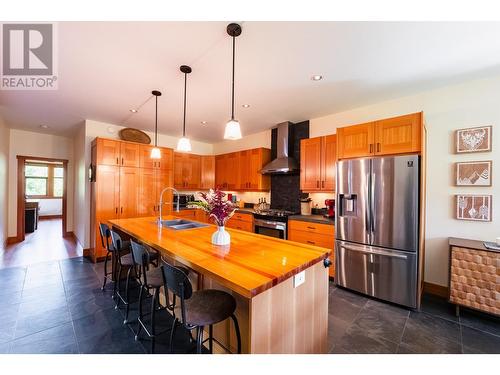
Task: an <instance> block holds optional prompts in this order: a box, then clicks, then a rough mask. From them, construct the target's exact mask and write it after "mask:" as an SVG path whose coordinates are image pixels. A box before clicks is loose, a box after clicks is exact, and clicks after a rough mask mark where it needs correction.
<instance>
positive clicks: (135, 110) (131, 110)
mask: <svg viewBox="0 0 500 375" xmlns="http://www.w3.org/2000/svg"><path fill="white" fill-rule="evenodd" d="M129 111H130V112H132V113H137V112H139V111H138V110H137V109H135V108H132V109H129Z"/></svg>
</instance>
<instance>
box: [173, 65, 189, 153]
mask: <svg viewBox="0 0 500 375" xmlns="http://www.w3.org/2000/svg"><path fill="white" fill-rule="evenodd" d="M180 70H181V72H182V73H184V120H183V123H182V138H180V139H179V142H177V151H181V152H190V151H191V142H190V141H189V138H186V93H187V75H188V74H189V73H191V72H192V70H191V67H189V66H187V65H181V67H180Z"/></svg>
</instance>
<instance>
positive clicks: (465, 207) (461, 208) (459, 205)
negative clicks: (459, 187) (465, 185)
mask: <svg viewBox="0 0 500 375" xmlns="http://www.w3.org/2000/svg"><path fill="white" fill-rule="evenodd" d="M455 209H456V215H455V218H456V219H457V220H470V221H491V219H492V218H491V217H492V214H493V208H492V196H491V195H474V194H457V195H455Z"/></svg>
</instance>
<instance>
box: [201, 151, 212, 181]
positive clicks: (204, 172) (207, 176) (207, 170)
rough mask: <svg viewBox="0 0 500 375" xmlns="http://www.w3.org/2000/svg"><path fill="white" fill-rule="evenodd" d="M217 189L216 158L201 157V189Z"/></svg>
mask: <svg viewBox="0 0 500 375" xmlns="http://www.w3.org/2000/svg"><path fill="white" fill-rule="evenodd" d="M214 187H215V156H211V155H207V156H202V157H201V183H200V189H213V188H214Z"/></svg>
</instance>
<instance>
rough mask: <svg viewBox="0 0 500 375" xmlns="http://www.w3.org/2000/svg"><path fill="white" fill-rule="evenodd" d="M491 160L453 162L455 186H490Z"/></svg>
mask: <svg viewBox="0 0 500 375" xmlns="http://www.w3.org/2000/svg"><path fill="white" fill-rule="evenodd" d="M492 165H493V162H492V161H491V160H483V161H465V162H457V163H455V186H492V175H491V173H492Z"/></svg>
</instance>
